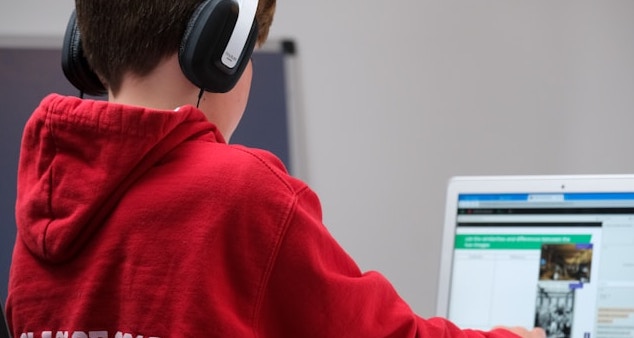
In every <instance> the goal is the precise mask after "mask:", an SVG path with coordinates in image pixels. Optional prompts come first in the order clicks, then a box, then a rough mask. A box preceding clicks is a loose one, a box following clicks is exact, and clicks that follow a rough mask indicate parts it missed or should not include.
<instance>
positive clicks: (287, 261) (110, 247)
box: [7, 95, 515, 338]
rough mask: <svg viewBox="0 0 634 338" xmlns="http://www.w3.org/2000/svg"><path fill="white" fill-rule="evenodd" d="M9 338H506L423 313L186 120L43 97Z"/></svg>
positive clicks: (303, 198) (304, 195) (190, 117)
mask: <svg viewBox="0 0 634 338" xmlns="http://www.w3.org/2000/svg"><path fill="white" fill-rule="evenodd" d="M21 151H22V152H21V158H20V166H19V178H18V198H17V211H16V215H17V224H18V238H17V241H16V245H15V249H14V254H13V263H12V266H11V275H10V281H9V296H8V299H7V317H8V321H9V324H10V327H11V330H12V332H13V335H14V337H16V338H18V337H25V338H31V337H34V338H39V337H42V338H44V337H64V338H66V337H68V338H81V337H90V338H101V337H117V338H127V337H130V338H132V337H137V338H139V337H163V338H165V337H485V336H488V337H515V335H513V334H511V333H509V332H506V331H503V330H497V331H494V332H492V333H482V332H476V331H462V330H460V329H458V328H456V327H455V326H454V325H452V324H451V323H449V322H447V321H445V320H443V319H439V318H434V319H429V320H426V319H423V318H420V317H418V316H416V315H415V314H414V313H413V312H412V310H411V309H410V308H409V307H408V305H407V304H406V303H405V302H404V301H403V300H402V299H401V298H400V297H399V296H398V294H397V293H396V292H395V290H394V288H393V287H392V286H391V285H390V283H389V282H388V281H387V280H386V279H385V278H384V277H382V276H381V275H380V274H378V273H376V272H369V273H362V272H361V271H360V270H359V268H358V267H357V265H356V264H355V262H354V261H353V260H352V259H351V258H350V257H349V256H348V255H347V254H346V253H345V251H344V250H343V249H342V248H341V247H340V246H339V245H338V244H337V242H336V241H335V240H334V239H333V237H332V236H331V235H330V234H329V233H328V230H327V229H326V228H325V227H324V225H323V224H322V220H321V209H320V204H319V201H318V198H317V196H316V195H315V194H314V193H313V192H312V191H311V190H310V189H309V188H308V187H307V186H306V185H305V184H304V183H303V182H301V181H299V180H297V179H295V178H293V177H291V176H289V174H288V173H287V172H286V171H285V169H284V167H283V165H282V163H281V162H280V161H279V160H278V159H277V158H275V157H274V156H273V155H271V154H270V153H268V152H265V151H261V150H256V149H250V148H245V147H242V146H232V145H227V144H226V143H225V142H224V140H223V137H222V136H221V135H220V133H219V132H218V130H217V129H216V127H215V126H214V125H212V124H211V123H209V122H208V121H207V120H206V119H205V117H204V115H203V114H202V113H201V112H200V111H198V110H196V109H195V108H193V107H182V108H181V109H180V110H179V111H177V112H174V111H157V110H150V109H145V108H140V107H129V106H123V105H116V104H112V103H107V102H100V101H89V100H80V99H78V98H72V97H61V96H58V95H51V96H49V97H47V98H46V99H44V101H43V102H42V104H41V105H40V107H39V108H38V109H37V110H36V111H35V112H34V114H33V116H32V117H31V119H30V120H29V122H28V123H27V125H26V128H25V131H24V136H23V142H22V150H21Z"/></svg>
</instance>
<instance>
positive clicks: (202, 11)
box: [178, 0, 258, 93]
mask: <svg viewBox="0 0 634 338" xmlns="http://www.w3.org/2000/svg"><path fill="white" fill-rule="evenodd" d="M257 7H258V0H242V1H241V3H238V2H237V1H236V0H206V1H203V2H202V3H201V4H200V5H199V6H198V8H197V9H196V11H194V14H193V15H192V17H191V19H190V20H189V23H188V25H187V29H186V30H185V34H184V36H183V40H182V42H181V47H180V50H179V53H178V60H179V63H180V66H181V69H182V71H183V73H184V74H185V76H186V77H187V78H188V79H189V81H191V82H192V83H193V84H194V85H196V86H197V87H199V88H203V89H205V90H206V91H210V92H216V93H225V92H228V91H230V90H231V89H232V88H233V87H234V86H235V84H236V83H237V82H238V80H239V79H240V77H241V76H242V73H243V72H244V69H245V68H246V66H247V64H248V63H249V60H250V59H251V54H252V53H253V49H254V47H255V43H256V41H257V37H258V27H257V23H256V21H255V13H256V11H257Z"/></svg>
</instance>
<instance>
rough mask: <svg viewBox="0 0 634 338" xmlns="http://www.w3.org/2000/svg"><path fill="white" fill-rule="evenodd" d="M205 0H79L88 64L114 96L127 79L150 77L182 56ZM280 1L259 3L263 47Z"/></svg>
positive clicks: (261, 0) (271, 0) (80, 28)
mask: <svg viewBox="0 0 634 338" xmlns="http://www.w3.org/2000/svg"><path fill="white" fill-rule="evenodd" d="M202 1H203V0H149V1H148V0H76V1H75V8H76V11H77V24H78V26H79V30H80V32H81V39H82V47H83V49H84V54H85V56H86V58H87V59H88V63H89V64H90V65H91V67H92V68H93V70H94V71H95V72H96V73H97V74H99V78H100V79H101V81H102V82H103V83H104V85H106V86H107V87H109V88H110V89H111V90H112V91H113V92H114V93H117V92H118V91H119V88H120V87H121V81H122V79H123V76H124V74H126V73H128V72H130V73H133V74H135V75H138V76H144V75H147V74H148V73H150V72H151V71H152V70H153V69H154V68H155V67H156V66H157V65H158V64H159V62H161V61H162V60H163V59H165V58H166V57H168V56H170V55H173V54H174V53H176V52H178V49H179V47H180V43H181V39H182V37H183V34H184V33H185V27H186V26H187V22H188V21H189V18H190V17H191V15H192V13H193V12H194V10H195V9H196V7H198V5H199V4H200V3H202ZM275 1H276V0H260V1H259V5H258V10H257V13H256V20H257V22H258V40H257V43H258V45H262V44H263V43H264V42H265V41H266V39H267V37H268V33H269V28H270V26H271V24H272V22H273V14H274V12H275Z"/></svg>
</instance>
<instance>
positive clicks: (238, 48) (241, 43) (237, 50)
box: [221, 0, 258, 69]
mask: <svg viewBox="0 0 634 338" xmlns="http://www.w3.org/2000/svg"><path fill="white" fill-rule="evenodd" d="M238 6H239V12H238V21H237V22H236V26H235V28H234V29H233V33H232V34H231V37H230V38H229V42H228V43H227V49H225V51H224V53H223V54H222V59H221V60H222V63H223V64H224V65H225V66H227V67H229V68H231V69H233V68H234V67H235V66H236V64H237V63H238V60H239V59H240V55H241V54H242V52H243V51H244V48H245V45H246V42H247V39H248V38H249V33H250V32H251V25H252V24H253V22H255V13H256V12H257V10H258V0H238Z"/></svg>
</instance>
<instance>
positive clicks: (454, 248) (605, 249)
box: [437, 175, 634, 338]
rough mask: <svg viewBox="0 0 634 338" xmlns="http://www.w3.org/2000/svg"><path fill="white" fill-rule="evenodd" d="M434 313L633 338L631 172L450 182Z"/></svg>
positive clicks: (462, 322) (564, 333)
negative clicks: (629, 173)
mask: <svg viewBox="0 0 634 338" xmlns="http://www.w3.org/2000/svg"><path fill="white" fill-rule="evenodd" d="M437 314H438V315H440V316H444V317H447V318H448V319H450V320H451V321H453V322H454V323H456V324H457V325H458V326H460V327H463V328H474V329H490V328H492V327H494V326H498V325H505V326H515V325H520V326H525V327H533V326H539V327H542V328H544V329H545V330H546V331H547V335H548V337H583V338H594V337H597V338H608V337H609V338H614V337H634V175H590V176H503V177H500V176H484V177H454V178H452V179H451V180H450V182H449V185H448V189H447V202H446V213H445V224H444V233H443V239H442V253H441V264H440V275H439V290H438V301H437Z"/></svg>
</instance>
